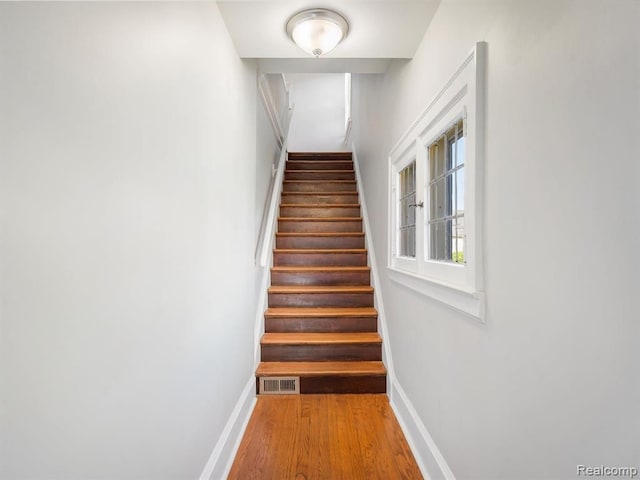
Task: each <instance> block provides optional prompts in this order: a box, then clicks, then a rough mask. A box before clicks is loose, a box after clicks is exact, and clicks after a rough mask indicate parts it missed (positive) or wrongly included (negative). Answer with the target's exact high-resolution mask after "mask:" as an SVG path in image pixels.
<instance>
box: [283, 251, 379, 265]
mask: <svg viewBox="0 0 640 480" xmlns="http://www.w3.org/2000/svg"><path fill="white" fill-rule="evenodd" d="M273 264H274V265H275V266H276V267H281V266H282V267H284V266H286V265H298V266H301V267H302V266H309V267H314V266H334V267H338V266H345V267H365V266H366V265H367V254H366V253H277V252H276V253H274V254H273Z"/></svg>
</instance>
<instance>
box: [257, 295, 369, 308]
mask: <svg viewBox="0 0 640 480" xmlns="http://www.w3.org/2000/svg"><path fill="white" fill-rule="evenodd" d="M269 307H373V293H368V292H367V293H269Z"/></svg>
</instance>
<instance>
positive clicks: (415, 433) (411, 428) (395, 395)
mask: <svg viewBox="0 0 640 480" xmlns="http://www.w3.org/2000/svg"><path fill="white" fill-rule="evenodd" d="M390 403H391V408H392V409H393V411H394V413H395V414H396V417H397V419H398V423H400V427H401V428H402V431H403V432H404V436H405V437H406V439H407V443H408V444H409V447H410V448H411V451H412V452H413V455H414V457H415V458H416V462H417V463H418V467H420V471H421V472H422V475H423V476H424V478H425V479H427V480H439V479H444V480H456V477H455V476H454V475H453V472H452V471H451V469H450V468H449V465H447V462H446V460H445V459H444V457H443V456H442V453H440V450H439V449H438V447H437V446H436V443H435V442H434V441H433V438H432V437H431V435H430V434H429V432H428V431H427V429H426V428H425V426H424V424H423V423H422V420H420V417H419V416H418V412H416V409H415V408H414V406H413V404H412V403H411V401H410V400H409V398H408V397H407V394H406V393H405V391H404V390H403V389H402V387H401V386H400V384H399V383H398V381H397V379H394V380H393V382H392V385H391V402H390Z"/></svg>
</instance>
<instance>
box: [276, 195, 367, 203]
mask: <svg viewBox="0 0 640 480" xmlns="http://www.w3.org/2000/svg"><path fill="white" fill-rule="evenodd" d="M281 202H282V203H284V204H305V205H335V204H337V203H343V204H356V203H358V194H357V193H346V192H345V193H343V194H339V195H326V194H322V193H316V194H304V193H283V194H282V197H281Z"/></svg>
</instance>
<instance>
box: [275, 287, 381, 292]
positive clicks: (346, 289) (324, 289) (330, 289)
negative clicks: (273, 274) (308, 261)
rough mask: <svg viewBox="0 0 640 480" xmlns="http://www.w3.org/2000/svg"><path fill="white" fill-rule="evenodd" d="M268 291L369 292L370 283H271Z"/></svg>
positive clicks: (370, 290) (370, 289)
mask: <svg viewBox="0 0 640 480" xmlns="http://www.w3.org/2000/svg"><path fill="white" fill-rule="evenodd" d="M268 292H269V293H371V292H373V287H371V286H370V285H272V286H270V287H269V289H268Z"/></svg>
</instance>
